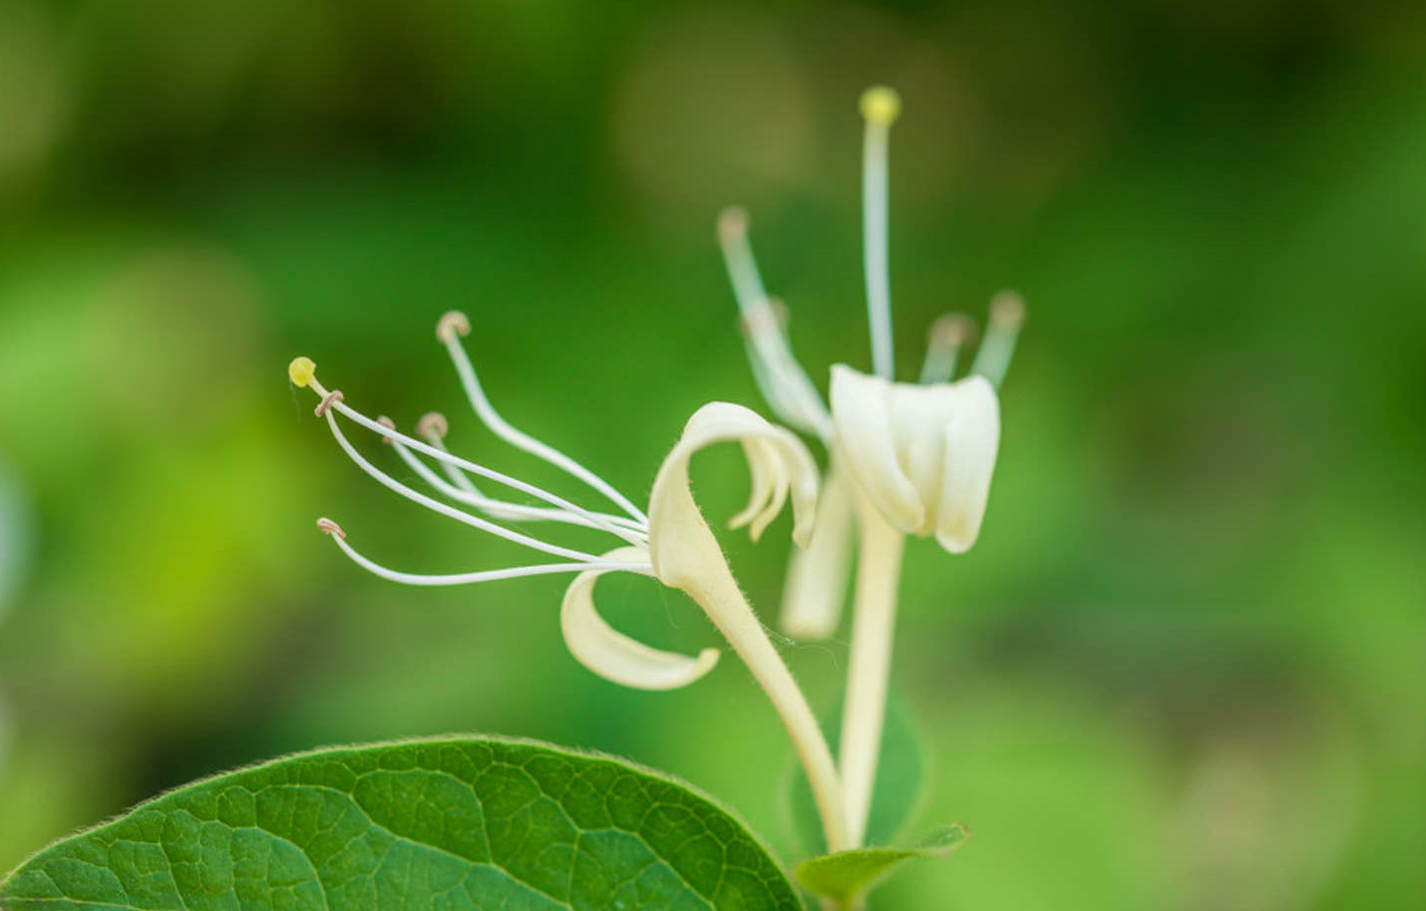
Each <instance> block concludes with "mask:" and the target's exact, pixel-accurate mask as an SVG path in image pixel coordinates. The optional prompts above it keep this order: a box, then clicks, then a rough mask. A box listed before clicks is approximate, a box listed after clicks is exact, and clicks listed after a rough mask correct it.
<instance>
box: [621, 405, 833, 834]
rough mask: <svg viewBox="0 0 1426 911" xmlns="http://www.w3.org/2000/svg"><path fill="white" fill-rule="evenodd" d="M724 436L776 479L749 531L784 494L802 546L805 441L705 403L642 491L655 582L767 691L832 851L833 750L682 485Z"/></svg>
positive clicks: (764, 486) (807, 479)
mask: <svg viewBox="0 0 1426 911" xmlns="http://www.w3.org/2000/svg"><path fill="white" fill-rule="evenodd" d="M724 442H729V443H731V442H738V443H743V444H744V446H743V451H744V452H745V453H746V454H747V455H748V458H749V460H750V461H753V462H754V463H760V464H754V465H753V467H752V471H753V474H754V476H755V477H757V476H758V473H759V472H764V473H771V474H772V475H773V476H774V477H775V480H774V482H773V485H772V488H771V499H768V498H767V497H766V496H759V495H758V494H757V493H755V496H754V503H755V504H757V507H758V508H756V509H754V510H753V511H752V512H751V513H750V514H749V515H750V522H751V523H752V524H753V525H754V530H757V529H759V528H761V527H762V526H763V525H765V524H766V523H767V521H769V520H770V518H771V516H772V515H775V514H776V510H777V509H778V508H780V506H781V501H782V498H783V497H784V496H788V495H790V496H791V499H792V512H793V523H792V525H793V532H792V534H793V538H794V539H796V540H797V542H798V543H799V544H806V542H807V540H808V538H809V537H810V535H811V532H812V523H813V520H814V517H815V513H814V509H815V506H816V503H817V466H816V463H814V462H813V461H812V455H811V454H810V453H809V452H808V451H807V447H806V446H804V445H803V444H802V441H801V440H799V439H797V437H795V436H793V435H792V433H791V431H788V430H785V429H783V428H781V427H775V426H773V425H772V424H769V423H768V422H767V421H766V420H764V419H763V418H761V417H759V416H758V415H757V414H756V413H755V412H752V411H749V410H748V409H746V408H744V407H742V406H741V405H731V404H728V403H726V402H713V403H711V404H708V405H704V406H703V407H702V408H700V409H698V411H696V412H694V414H693V417H691V418H689V419H688V424H687V425H685V427H684V428H683V436H682V437H681V438H680V439H679V441H678V443H677V444H675V445H674V447H673V451H672V452H670V453H669V454H668V457H667V458H665V459H664V461H663V465H661V466H660V467H659V473H658V475H657V477H655V478H654V489H653V494H652V495H651V496H650V498H649V562H650V563H651V564H652V565H653V571H654V575H655V576H656V577H658V580H659V581H660V582H662V583H664V584H665V585H667V586H669V587H670V588H677V589H680V590H682V591H684V592H686V593H687V594H688V596H689V597H691V598H692V599H693V600H694V601H695V602H697V603H698V606H699V607H701V608H703V612H704V613H705V614H707V615H708V619H709V620H711V621H713V625H714V626H715V627H717V628H718V631H719V632H721V633H722V634H723V636H724V638H726V639H727V640H728V644H729V645H731V646H732V647H733V650H734V651H736V652H737V653H738V657H739V658H742V659H743V663H744V664H746V665H747V667H748V670H749V671H750V672H752V675H753V678H754V679H756V680H757V681H758V684H759V685H760V686H761V687H762V688H763V691H764V692H765V693H767V696H768V699H770V700H771V701H772V704H773V706H774V707H775V708H776V709H777V713H778V715H779V717H781V719H782V723H783V725H784V726H785V727H786V728H787V733H788V736H789V737H790V738H791V739H792V745H793V749H794V750H796V752H797V755H798V758H799V759H801V761H802V767H803V768H804V769H805V770H806V772H807V780H808V783H809V784H811V786H812V793H813V795H814V797H815V799H816V802H817V810H818V814H819V815H820V817H821V819H822V827H823V830H824V831H825V832H826V833H827V843H828V846H829V847H830V848H831V849H832V850H834V851H840V850H843V849H845V848H847V847H850V844H849V842H848V840H847V828H846V814H845V813H844V812H843V809H842V795H841V786H840V784H839V778H838V775H837V766H836V762H835V760H833V759H832V751H831V750H830V749H829V748H828V747H827V741H826V738H824V737H823V736H822V731H821V728H820V727H819V726H818V724H817V716H816V715H814V714H813V713H812V707H811V706H810V705H808V703H807V697H806V696H805V695H804V694H803V692H802V690H801V689H800V688H799V687H798V686H797V682H796V681H795V680H794V679H793V677H792V672H791V671H789V670H788V668H787V665H786V664H785V663H784V662H783V660H782V657H781V656H780V655H779V654H778V653H777V648H776V647H775V646H774V645H773V644H772V640H771V639H769V638H768V634H767V630H766V629H764V628H763V625H762V623H761V622H760V621H759V620H758V617H757V615H756V614H755V613H754V612H753V608H752V605H750V604H749V603H748V601H747V598H746V597H745V596H744V595H743V592H742V590H741V588H739V586H738V581H737V580H736V579H734V578H733V573H732V571H731V570H730V569H729V568H728V563H727V561H726V560H724V558H723V552H722V550H721V549H720V548H719V547H718V539H717V538H715V537H714V536H713V532H712V530H711V529H710V528H709V527H708V523H706V522H704V521H703V515H702V513H700V512H699V510H698V504H697V503H696V502H694V499H693V491H692V489H691V488H690V486H689V478H688V463H689V461H690V460H691V459H692V458H693V454H694V453H696V452H697V451H698V450H700V449H702V448H704V447H705V446H711V445H713V444H714V443H724ZM754 486H755V488H757V489H760V490H761V492H762V494H764V495H766V494H767V493H768V492H769V488H768V483H767V480H766V477H764V478H763V480H761V481H755V482H754ZM780 487H785V489H786V493H784V494H779V493H778V492H777V491H778V489H779V488H780Z"/></svg>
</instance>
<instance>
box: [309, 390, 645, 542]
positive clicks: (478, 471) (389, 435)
mask: <svg viewBox="0 0 1426 911" xmlns="http://www.w3.org/2000/svg"><path fill="white" fill-rule="evenodd" d="M310 385H311V386H312V391H314V392H316V393H317V395H318V396H326V395H327V390H326V388H325V387H324V386H323V385H322V384H321V383H320V382H318V381H317V380H316V379H313V380H312V381H311V384H310ZM332 410H334V411H337V412H338V413H340V414H341V415H342V416H343V417H346V418H348V419H349V420H351V421H353V422H355V423H357V424H360V425H361V426H363V427H365V428H366V429H367V430H370V431H372V432H373V433H376V434H379V435H380V436H382V437H385V438H386V439H389V440H399V441H400V442H402V443H404V444H405V445H407V446H409V447H411V448H412V449H414V450H415V451H417V452H420V453H424V454H425V455H428V456H430V457H431V458H433V459H438V460H440V461H441V462H443V463H449V464H451V465H454V466H456V467H458V468H460V469H461V470H462V471H468V472H470V473H471V474H474V475H479V476H480V477H482V478H486V479H487V480H490V481H494V482H495V483H497V484H502V485H504V486H506V487H509V488H511V489H513V490H518V491H520V492H521V493H527V494H529V495H530V496H532V497H535V498H536V499H538V500H543V501H545V502H546V503H548V504H550V505H551V506H555V507H558V508H560V509H564V510H568V511H569V512H572V513H574V514H576V515H578V516H581V517H582V518H584V519H587V520H589V521H590V522H592V523H594V526H595V527H597V528H602V529H604V530H605V531H607V532H609V533H610V534H613V535H618V534H619V532H618V531H616V530H615V529H616V528H617V526H614V525H612V524H610V523H609V522H606V521H604V520H603V519H601V518H600V517H599V516H598V515H597V514H595V513H592V512H590V511H589V510H587V509H585V508H584V507H582V506H577V505H575V504H574V503H571V502H570V501H569V500H566V499H565V498H564V497H560V496H556V495H555V494H552V493H550V492H549V491H547V490H542V489H541V488H539V487H536V486H535V485H533V484H527V483H525V482H524V481H521V480H519V479H518V478H512V477H510V476H509V475H507V474H503V473H501V472H498V471H496V470H494V469H492V468H486V467H485V466H484V465H477V464H476V463H475V462H472V461H470V460H469V459H462V458H460V457H459V456H455V455H451V454H450V453H449V452H446V451H445V450H444V449H437V448H435V447H434V446H430V445H428V444H426V443H422V442H421V441H420V440H417V439H414V438H412V437H409V436H407V435H406V434H404V433H402V432H400V431H399V430H393V429H392V428H390V427H387V426H384V425H382V424H380V423H378V422H377V421H373V420H372V419H371V418H369V417H367V416H366V415H364V414H362V413H361V412H360V411H357V410H356V409H354V408H352V407H351V406H350V405H348V404H346V403H345V402H341V401H338V402H334V403H333V404H332ZM330 413H331V412H330V411H329V412H328V414H330Z"/></svg>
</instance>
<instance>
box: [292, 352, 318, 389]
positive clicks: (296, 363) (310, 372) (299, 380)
mask: <svg viewBox="0 0 1426 911" xmlns="http://www.w3.org/2000/svg"><path fill="white" fill-rule="evenodd" d="M316 376H317V365H316V364H314V363H312V359H311V358H310V357H294V358H293V359H292V363H290V364H288V365H287V378H288V379H290V380H291V381H292V385H294V386H306V385H308V384H309V383H311V382H312V380H313V379H314V378H315V377H316Z"/></svg>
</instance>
